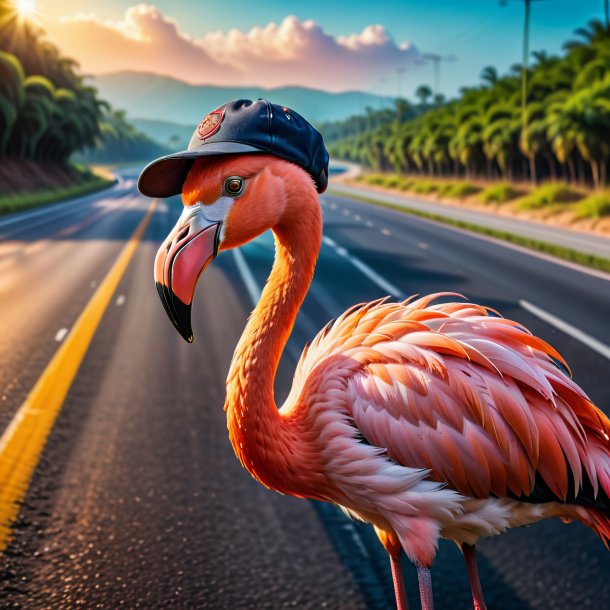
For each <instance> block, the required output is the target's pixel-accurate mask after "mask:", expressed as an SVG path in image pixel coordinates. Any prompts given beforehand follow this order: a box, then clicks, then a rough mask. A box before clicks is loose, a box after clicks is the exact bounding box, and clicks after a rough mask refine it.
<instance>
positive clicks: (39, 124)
mask: <svg viewBox="0 0 610 610" xmlns="http://www.w3.org/2000/svg"><path fill="white" fill-rule="evenodd" d="M75 67H76V63H75V62H74V61H73V60H71V59H67V58H65V57H62V56H61V54H60V53H59V51H58V50H57V48H56V47H55V46H54V45H52V44H51V43H50V42H48V41H46V40H44V38H43V33H42V31H40V30H38V29H37V28H35V27H34V26H32V25H31V24H30V23H29V22H26V21H24V20H22V19H21V18H20V17H19V16H18V14H17V13H16V11H15V9H14V7H13V5H12V3H10V2H7V1H6V0H0V157H10V158H16V159H33V160H38V161H53V162H57V163H66V162H67V160H68V158H69V157H70V155H71V154H72V153H73V152H74V151H75V150H78V149H81V148H83V147H87V146H92V145H94V143H95V140H96V137H97V136H98V135H99V133H100V130H99V123H100V120H101V118H102V115H103V112H104V110H105V109H107V107H108V105H107V104H106V103H105V102H102V101H100V100H99V99H98V97H97V92H96V90H95V89H94V88H93V87H90V86H88V85H86V84H85V83H84V81H83V79H82V77H81V76H79V75H78V74H77V73H76V71H75Z"/></svg>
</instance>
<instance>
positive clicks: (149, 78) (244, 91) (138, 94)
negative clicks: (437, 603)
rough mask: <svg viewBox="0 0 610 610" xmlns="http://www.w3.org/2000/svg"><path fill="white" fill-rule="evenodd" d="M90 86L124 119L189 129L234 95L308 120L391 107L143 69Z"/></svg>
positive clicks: (368, 97) (358, 95)
mask: <svg viewBox="0 0 610 610" xmlns="http://www.w3.org/2000/svg"><path fill="white" fill-rule="evenodd" d="M93 84H94V85H95V87H97V89H98V90H99V92H100V94H101V97H103V98H104V99H107V100H108V101H110V102H111V104H112V105H113V106H114V107H116V108H122V109H124V110H126V111H127V116H128V117H129V119H152V120H157V121H163V122H168V121H169V122H171V123H177V124H178V125H190V126H191V130H192V129H194V127H195V125H197V124H198V123H199V121H201V119H202V118H203V117H204V116H205V115H206V114H207V113H208V112H209V111H210V110H213V109H214V108H217V107H218V106H220V105H221V104H223V103H225V102H227V101H229V100H233V99H238V98H247V99H257V98H259V97H264V98H266V99H268V100H269V101H271V102H274V103H277V104H282V105H283V106H288V107H290V108H292V109H293V110H296V111H297V112H298V113H299V114H302V115H303V116H304V117H306V118H307V120H308V121H310V122H312V123H321V122H324V121H336V120H341V119H345V118H347V117H349V116H352V115H354V114H359V113H360V114H361V113H363V112H364V110H365V109H366V107H367V106H370V107H371V108H375V109H377V108H379V107H381V106H386V107H390V106H393V103H394V101H393V98H389V97H382V96H378V95H373V94H371V93H364V92H361V91H346V92H345V93H329V92H327V91H320V90H317V89H307V88H305V87H278V88H275V89H265V88H263V87H217V86H213V85H190V84H189V83H185V82H183V81H180V80H176V79H174V78H171V77H168V76H159V75H157V74H150V73H146V72H115V73H112V74H106V75H101V76H96V77H94V78H93ZM140 128H141V126H140ZM144 131H147V130H144ZM147 133H148V131H147ZM176 135H178V134H176ZM160 141H163V140H160Z"/></svg>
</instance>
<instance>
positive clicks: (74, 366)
mask: <svg viewBox="0 0 610 610" xmlns="http://www.w3.org/2000/svg"><path fill="white" fill-rule="evenodd" d="M156 205H157V201H156V200H155V201H153V202H152V203H151V205H150V208H149V210H148V212H147V214H146V216H145V217H144V218H143V219H142V221H141V222H140V224H139V225H138V228H137V229H136V230H135V232H134V234H133V235H132V236H131V238H130V239H129V241H128V242H127V244H126V245H125V247H124V248H123V250H122V252H121V254H120V255H119V257H118V258H117V260H116V261H115V263H114V265H113V266H112V268H111V269H110V271H109V272H108V274H107V275H106V277H105V278H104V281H103V282H102V283H101V284H100V286H99V288H98V289H97V290H96V292H95V293H94V295H93V297H92V298H91V300H90V301H89V303H88V304H87V306H86V307H85V309H84V310H83V311H82V313H81V314H80V316H79V318H78V320H77V321H76V323H75V324H74V326H73V327H72V330H71V331H70V332H69V333H68V334H67V335H66V336H65V339H64V341H63V343H62V345H61V347H60V348H59V349H58V350H57V352H56V353H55V355H54V356H53V358H52V359H51V361H50V362H49V364H48V365H47V368H46V369H45V370H44V372H43V373H42V375H41V376H40V378H39V379H38V381H37V382H36V385H35V386H34V388H33V389H32V390H31V391H30V393H29V395H28V397H27V398H26V399H25V402H24V403H23V404H22V405H21V407H20V408H19V410H18V411H17V413H16V414H15V416H14V417H13V420H12V421H11V423H10V424H9V426H8V427H7V429H6V430H5V432H4V434H3V435H2V437H1V438H0V552H3V551H4V550H6V548H7V546H8V544H9V542H10V540H11V537H12V529H11V526H12V523H13V522H14V520H15V519H16V517H17V515H18V514H19V509H20V505H21V502H22V501H23V499H24V497H25V495H26V493H27V490H28V487H29V484H30V480H31V478H32V475H33V473H34V470H35V468H36V466H37V464H38V460H39V458H40V454H41V453H42V450H43V449H44V446H45V444H46V441H47V438H48V436H49V433H50V432H51V429H52V428H53V424H54V423H55V420H56V418H57V416H58V415H59V412H60V411H61V407H62V405H63V403H64V400H65V398H66V395H67V394H68V391H69V389H70V386H71V385H72V382H73V380H74V378H75V376H76V373H77V372H78V369H79V367H80V364H81V362H82V360H83V358H84V357H85V354H86V353H87V349H88V348H89V345H90V343H91V340H92V339H93V336H94V334H95V331H96V330H97V328H98V326H99V324H100V322H101V319H102V316H103V315H104V312H105V311H106V308H107V307H108V304H109V303H110V300H111V299H112V295H113V294H114V292H115V290H116V288H117V286H118V284H119V282H120V281H121V278H122V277H123V275H124V274H125V271H126V269H127V266H128V265H129V262H130V261H131V259H132V257H133V255H134V253H135V251H136V248H137V246H138V243H139V241H140V240H141V238H142V235H143V234H144V231H146V228H147V227H148V224H149V222H150V219H151V217H152V214H153V213H154V211H155V208H156Z"/></svg>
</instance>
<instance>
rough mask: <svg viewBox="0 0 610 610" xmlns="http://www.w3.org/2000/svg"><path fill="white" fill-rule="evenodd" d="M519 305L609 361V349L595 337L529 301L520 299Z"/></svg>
mask: <svg viewBox="0 0 610 610" xmlns="http://www.w3.org/2000/svg"><path fill="white" fill-rule="evenodd" d="M519 305H521V307H523V309H526V310H527V311H529V312H530V313H532V314H534V315H535V316H536V317H538V318H540V319H541V320H544V321H545V322H546V323H547V324H550V325H551V326H554V327H555V328H557V329H558V330H560V331H561V332H563V333H565V334H566V335H569V336H570V337H572V338H573V339H576V340H577V341H580V342H581V343H584V344H585V345H586V346H587V347H589V348H591V349H592V350H593V351H596V352H597V353H598V354H601V355H602V356H604V358H607V359H608V360H610V347H608V346H607V345H605V344H604V343H602V342H601V341H598V340H597V339H596V338H595V337H592V336H591V335H588V334H587V333H586V332H584V331H582V330H580V329H578V328H576V327H575V326H572V325H571V324H569V323H568V322H565V321H564V320H562V319H560V318H558V317H557V316H554V315H553V314H552V313H549V312H548V311H545V310H544V309H541V308H540V307H537V306H536V305H533V304H532V303H530V302H529V301H525V300H524V299H521V300H520V301H519Z"/></svg>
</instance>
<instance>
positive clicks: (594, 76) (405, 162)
mask: <svg viewBox="0 0 610 610" xmlns="http://www.w3.org/2000/svg"><path fill="white" fill-rule="evenodd" d="M576 35H577V39H575V40H573V41H569V42H568V43H566V45H565V53H564V55H563V56H562V57H555V56H550V55H548V54H546V53H544V52H536V53H533V56H534V62H533V66H532V67H530V68H529V69H528V75H527V87H528V89H527V111H526V122H525V123H524V120H523V117H522V113H521V109H520V99H521V81H520V70H521V67H520V66H516V68H517V69H516V70H512V71H511V72H509V73H508V74H506V75H504V76H500V75H499V74H498V72H497V70H496V69H495V68H493V67H491V66H488V67H486V68H485V69H484V70H483V72H482V74H481V78H482V80H483V81H484V84H483V85H481V86H479V87H471V88H465V89H463V90H462V94H461V96H460V97H459V99H454V100H450V101H448V102H446V103H444V104H441V105H438V106H431V105H429V103H428V102H429V98H430V93H431V92H430V91H429V90H427V89H426V88H424V87H420V89H418V92H417V96H418V98H419V100H420V104H419V105H418V106H415V107H411V108H412V109H413V112H411V113H410V114H409V115H408V116H405V117H400V116H399V115H398V113H397V112H395V113H390V112H389V111H386V114H385V115H381V114H374V115H372V116H374V117H375V121H372V120H371V116H368V119H367V117H352V118H351V119H350V120H349V122H344V123H343V124H338V123H337V124H333V128H332V130H331V131H327V129H326V127H325V126H324V125H322V126H321V128H322V130H323V133H324V135H325V137H326V138H327V142H328V144H329V151H330V153H331V155H333V156H336V157H339V158H345V159H348V160H352V161H355V162H360V163H363V164H365V165H367V166H369V167H371V168H373V169H374V170H375V171H394V172H396V173H399V174H409V175H422V176H443V177H451V176H454V177H460V178H462V177H466V178H473V177H477V178H485V179H487V180H494V179H502V180H505V181H506V180H509V181H512V180H530V181H532V182H538V181H539V180H540V179H549V178H550V179H551V180H556V179H561V180H563V181H566V182H569V183H572V184H577V183H588V184H591V185H593V186H595V187H598V188H602V187H603V186H604V185H606V184H608V178H609V176H608V160H609V159H610V31H609V30H608V29H607V27H606V26H605V25H603V24H601V23H600V22H597V21H591V22H590V23H589V25H588V26H587V27H586V28H579V29H578V30H576ZM367 120H368V123H367ZM354 125H358V129H357V130H354V128H353V126H354ZM502 195H503V196H506V195H510V193H509V192H508V191H506V189H504V193H502V192H500V191H499V192H498V193H494V192H490V193H489V194H488V195H484V194H482V195H481V196H482V197H483V198H484V199H486V198H488V197H491V199H489V201H492V200H494V198H496V197H499V196H502Z"/></svg>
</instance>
